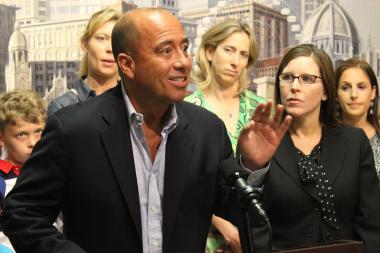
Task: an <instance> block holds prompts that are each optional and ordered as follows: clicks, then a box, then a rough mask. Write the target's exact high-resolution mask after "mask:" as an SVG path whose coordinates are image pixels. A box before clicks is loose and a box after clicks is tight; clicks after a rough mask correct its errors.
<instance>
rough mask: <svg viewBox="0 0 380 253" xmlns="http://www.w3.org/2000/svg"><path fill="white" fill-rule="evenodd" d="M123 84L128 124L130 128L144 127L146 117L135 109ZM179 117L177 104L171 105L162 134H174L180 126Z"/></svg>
mask: <svg viewBox="0 0 380 253" xmlns="http://www.w3.org/2000/svg"><path fill="white" fill-rule="evenodd" d="M120 83H121V90H122V93H123V98H124V103H125V107H126V109H127V115H128V122H129V125H130V126H134V125H135V124H138V125H140V126H141V125H142V123H143V121H144V115H143V114H141V113H138V112H136V109H135V108H134V107H133V105H132V103H131V100H130V99H129V97H128V94H127V91H126V90H125V87H124V84H123V81H120ZM178 121H179V119H178V115H177V109H176V106H175V104H174V103H173V104H171V105H170V107H169V110H168V112H167V113H166V114H165V121H164V122H165V123H164V127H163V129H162V132H166V133H170V132H172V131H173V130H174V129H175V128H176V127H177V125H178Z"/></svg>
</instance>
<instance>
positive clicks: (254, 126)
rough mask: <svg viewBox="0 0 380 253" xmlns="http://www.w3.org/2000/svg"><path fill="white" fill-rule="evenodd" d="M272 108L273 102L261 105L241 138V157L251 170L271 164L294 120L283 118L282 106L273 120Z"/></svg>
mask: <svg viewBox="0 0 380 253" xmlns="http://www.w3.org/2000/svg"><path fill="white" fill-rule="evenodd" d="M272 106H273V102H272V101H271V100H270V101H268V103H267V104H259V105H258V106H257V108H256V110H255V112H254V114H253V115H252V120H251V122H250V123H249V124H247V125H246V126H245V127H244V129H243V130H242V132H241V134H240V136H239V142H238V145H239V150H240V155H241V157H242V159H243V163H244V165H245V166H246V167H247V168H249V169H251V170H257V169H260V168H263V167H264V166H265V165H266V164H267V163H268V162H269V160H270V159H271V157H272V156H273V155H274V153H275V151H276V149H277V147H278V145H279V144H280V142H281V139H282V137H283V136H284V134H285V133H286V131H287V130H288V128H289V125H290V122H291V120H292V117H291V116H289V115H287V116H286V117H285V118H283V117H282V113H283V111H284V107H283V106H282V105H277V107H276V110H275V114H274V117H273V118H271V111H272Z"/></svg>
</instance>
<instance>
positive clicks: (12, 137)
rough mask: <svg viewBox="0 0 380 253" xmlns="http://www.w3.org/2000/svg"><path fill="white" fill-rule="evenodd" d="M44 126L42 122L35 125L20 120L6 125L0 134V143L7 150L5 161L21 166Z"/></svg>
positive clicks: (38, 138)
mask: <svg viewBox="0 0 380 253" xmlns="http://www.w3.org/2000/svg"><path fill="white" fill-rule="evenodd" d="M44 126H45V123H44V122H42V121H41V122H40V123H37V124H36V123H31V122H27V121H24V120H21V119H20V120H17V121H16V124H7V125H6V126H5V128H4V130H3V132H2V133H0V142H1V143H2V144H3V145H4V147H5V148H6V150H7V152H6V153H7V157H6V159H7V160H9V161H10V162H11V163H13V164H23V163H24V162H25V161H26V160H27V159H28V158H29V156H30V154H31V153H32V149H33V147H34V145H35V144H36V143H37V142H38V141H39V140H40V138H41V133H42V130H43V128H44Z"/></svg>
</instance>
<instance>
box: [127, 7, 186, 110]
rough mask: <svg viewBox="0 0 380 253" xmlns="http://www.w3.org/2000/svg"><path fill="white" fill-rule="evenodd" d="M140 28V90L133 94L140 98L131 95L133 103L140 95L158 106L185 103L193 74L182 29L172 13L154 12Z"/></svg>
mask: <svg viewBox="0 0 380 253" xmlns="http://www.w3.org/2000/svg"><path fill="white" fill-rule="evenodd" d="M136 26H137V29H138V30H139V41H138V45H136V48H137V52H136V53H135V55H134V57H133V60H134V62H135V73H134V79H135V80H134V84H135V86H136V87H135V89H133V90H132V93H133V91H137V92H136V93H138V94H139V95H137V94H129V95H130V96H131V99H132V100H133V96H134V95H137V96H140V97H141V98H144V99H146V100H149V101H150V103H152V104H157V103H158V105H166V104H170V103H173V102H177V101H181V100H182V99H183V98H184V97H185V96H186V94H187V93H186V91H187V85H188V83H189V74H190V70H191V57H190V56H189V55H188V52H187V49H188V47H189V42H188V39H187V37H186V36H185V33H184V31H183V28H182V25H181V24H180V22H179V21H178V20H177V18H175V17H174V16H172V15H171V14H170V13H166V12H153V13H148V15H147V16H146V17H144V18H141V19H139V20H138V21H137V22H136ZM127 89H128V87H127ZM128 91H131V90H128ZM145 102H146V101H145Z"/></svg>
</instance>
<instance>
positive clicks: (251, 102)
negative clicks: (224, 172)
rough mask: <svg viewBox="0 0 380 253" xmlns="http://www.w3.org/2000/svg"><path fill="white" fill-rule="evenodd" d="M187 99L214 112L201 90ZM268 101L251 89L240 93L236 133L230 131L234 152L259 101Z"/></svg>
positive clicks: (186, 99)
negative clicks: (241, 133) (240, 135)
mask: <svg viewBox="0 0 380 253" xmlns="http://www.w3.org/2000/svg"><path fill="white" fill-rule="evenodd" d="M185 101H188V102H190V103H193V104H196V105H199V106H202V107H203V108H205V109H207V110H209V111H210V112H213V110H212V107H211V106H210V104H208V103H207V101H206V100H205V97H204V95H203V93H202V92H201V91H195V92H193V93H192V94H190V95H189V96H187V97H186V98H185ZM262 102H264V103H265V102H266V99H265V98H263V97H260V96H257V95H256V94H255V93H253V92H252V91H250V90H245V91H243V92H242V93H241V94H240V106H239V118H238V124H237V128H236V132H235V133H230V132H229V131H228V136H229V137H230V140H231V144H232V149H233V150H234V153H235V152H236V145H237V140H238V137H239V134H240V132H241V130H242V129H243V127H244V126H245V125H246V124H247V123H248V122H249V121H250V120H251V115H252V113H253V112H254V111H255V109H256V107H257V105H258V104H259V103H262Z"/></svg>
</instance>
